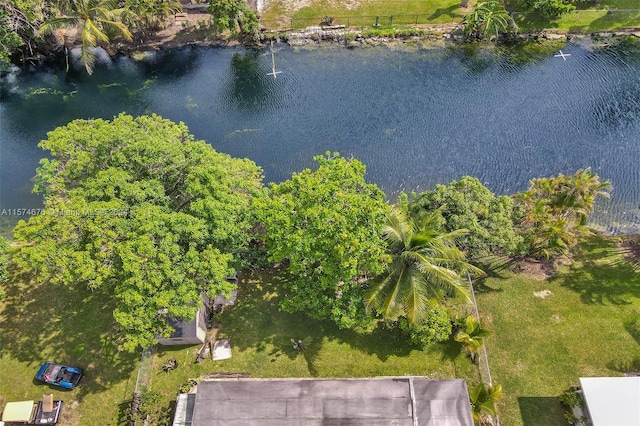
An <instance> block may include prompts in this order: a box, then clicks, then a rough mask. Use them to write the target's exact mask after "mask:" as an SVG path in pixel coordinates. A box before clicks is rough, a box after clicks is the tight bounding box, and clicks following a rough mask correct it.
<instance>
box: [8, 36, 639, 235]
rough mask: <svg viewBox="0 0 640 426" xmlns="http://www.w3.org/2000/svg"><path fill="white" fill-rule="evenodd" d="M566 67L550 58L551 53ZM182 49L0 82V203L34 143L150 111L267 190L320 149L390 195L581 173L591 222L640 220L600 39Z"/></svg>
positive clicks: (628, 58)
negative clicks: (601, 185)
mask: <svg viewBox="0 0 640 426" xmlns="http://www.w3.org/2000/svg"><path fill="white" fill-rule="evenodd" d="M560 48H561V49H563V51H565V50H566V52H567V53H571V54H572V56H570V57H569V58H568V60H567V61H563V60H562V59H559V58H554V57H553V54H554V53H555V52H556V51H557V50H558V49H560ZM275 55H276V56H275V60H276V66H277V68H278V70H282V71H283V74H279V75H278V77H277V79H274V78H273V76H269V75H267V73H269V72H270V71H271V65H272V64H271V55H270V52H269V50H268V49H267V50H244V49H241V48H195V47H190V46H187V47H184V48H181V49H175V50H172V51H166V52H156V53H151V54H147V55H146V56H144V57H142V58H136V59H134V60H131V59H127V58H116V59H115V60H114V61H113V63H112V65H111V70H107V69H106V68H104V67H103V68H100V69H96V72H95V73H94V75H93V76H92V77H90V78H89V77H86V76H84V75H83V76H80V75H76V74H73V73H70V74H67V73H65V72H64V69H55V68H52V69H49V70H47V71H44V72H40V73H37V74H29V73H24V74H22V75H20V76H17V77H15V78H6V77H5V78H4V80H3V81H2V85H3V89H2V93H3V95H2V98H1V99H0V207H3V206H7V208H19V207H37V206H38V203H39V200H38V198H37V196H33V195H31V194H30V189H31V182H30V178H31V177H32V176H33V175H34V173H35V168H36V167H37V163H38V160H39V158H40V157H41V156H42V155H43V154H44V153H43V152H42V151H41V150H40V149H39V148H37V143H38V141H40V140H41V139H43V138H44V137H45V136H46V132H47V131H48V130H51V129H53V128H54V127H57V126H60V125H63V124H66V123H67V122H69V121H71V120H72V119H74V118H92V117H101V118H112V117H113V116H114V115H116V114H118V113H119V112H121V111H125V112H127V113H129V114H132V115H139V114H150V113H157V114H159V115H161V116H163V117H166V118H168V119H171V120H174V121H183V122H185V123H186V124H187V126H188V127H189V128H190V130H191V132H192V133H193V134H194V135H195V136H196V138H198V139H204V140H206V141H207V142H209V143H211V144H212V145H213V146H214V148H215V149H217V150H219V151H222V152H226V153H229V154H230V155H233V156H237V157H248V158H250V159H252V160H254V161H255V162H256V163H257V164H259V165H260V166H262V167H263V168H264V171H265V176H266V181H267V182H268V181H276V182H277V181H281V180H284V179H286V178H287V177H289V176H290V175H291V173H292V172H293V171H299V170H300V169H302V168H304V167H308V166H310V165H312V160H311V158H312V156H313V155H316V154H321V153H323V152H325V151H326V150H331V151H339V152H341V153H342V154H343V155H345V156H354V157H357V158H359V159H360V160H362V161H363V162H364V163H365V164H366V165H367V171H368V175H367V177H368V179H369V180H370V181H373V182H376V183H377V184H379V185H380V186H381V187H382V188H383V189H384V190H385V191H386V192H387V193H388V194H389V195H390V197H391V198H393V197H394V196H395V194H397V193H398V192H399V191H401V190H404V191H422V190H425V189H429V188H432V187H433V186H434V185H435V184H436V183H447V182H450V181H451V180H453V179H459V178H460V177H462V176H464V175H472V176H476V177H478V178H479V179H480V180H481V181H482V182H483V183H484V184H485V185H487V186H488V187H489V188H490V189H491V190H492V191H494V192H496V193H499V194H512V193H514V192H516V191H520V190H523V189H526V187H527V186H528V182H529V180H530V179H532V178H534V177H542V176H552V175H557V174H558V173H565V174H571V173H574V172H575V171H576V170H577V169H579V168H586V167H591V168H592V170H593V171H594V172H596V173H598V174H599V175H600V176H601V177H602V179H603V180H605V179H609V180H611V181H612V182H613V186H614V191H613V194H612V199H611V201H610V202H609V203H608V204H606V205H602V206H601V207H600V208H599V210H598V212H597V213H596V221H599V222H600V223H601V224H602V225H603V226H606V227H608V229H611V230H615V231H619V230H622V231H626V230H630V229H631V230H635V229H636V228H637V227H638V224H640V214H639V213H640V210H638V204H640V176H639V174H640V172H639V171H638V167H637V164H636V163H637V159H638V158H640V61H638V58H640V55H639V50H638V45H637V43H636V44H634V43H633V42H629V41H625V40H623V39H622V38H621V39H620V40H613V41H611V42H610V43H609V44H608V45H606V46H604V47H594V46H593V45H592V43H591V42H590V41H579V42H572V43H570V44H568V45H564V44H561V43H560V42H550V43H544V42H528V43H520V44H518V45H516V46H512V45H505V46H497V47H496V46H484V45H481V44H473V45H465V46H463V47H460V46H455V47H450V48H449V47H446V48H437V49H436V48H433V49H429V48H418V49H416V48H415V47H412V48H408V49H404V48H400V47H398V48H390V47H376V48H356V49H349V50H347V49H344V48H339V47H336V46H330V47H327V48H320V49H292V48H284V47H283V48H280V49H276V50H275Z"/></svg>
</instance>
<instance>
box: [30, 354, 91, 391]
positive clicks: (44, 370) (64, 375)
mask: <svg viewBox="0 0 640 426" xmlns="http://www.w3.org/2000/svg"><path fill="white" fill-rule="evenodd" d="M83 374H84V370H83V369H82V368H78V367H70V366H68V365H63V364H56V363H54V362H51V361H47V362H45V363H44V364H42V365H41V366H40V369H39V370H38V372H37V373H36V377H35V379H36V380H37V381H38V382H42V383H47V384H49V385H51V386H57V387H60V388H63V389H73V388H75V387H76V386H77V385H78V382H80V379H81V378H82V375H83Z"/></svg>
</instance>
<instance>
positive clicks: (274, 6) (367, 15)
mask: <svg viewBox="0 0 640 426" xmlns="http://www.w3.org/2000/svg"><path fill="white" fill-rule="evenodd" d="M474 3H475V2H471V1H470V2H469V6H470V5H471V4H474ZM470 10H471V8H470V7H469V8H462V7H460V1H459V0H433V1H429V2H424V1H419V0H403V1H385V0H370V1H357V2H335V1H326V0H312V1H309V2H308V5H306V6H304V7H301V8H299V9H297V10H293V9H292V7H291V2H288V1H286V0H278V1H273V2H271V3H269V6H268V8H267V9H266V10H265V11H264V12H263V13H262V14H261V22H262V23H263V25H265V26H266V27H267V28H274V27H275V28H278V27H279V28H284V27H291V28H304V27H308V26H313V25H319V24H320V21H321V19H322V17H324V16H330V17H333V18H334V24H336V25H347V26H350V27H371V26H373V25H374V24H376V23H377V24H378V25H380V26H386V25H411V24H414V25H415V24H446V23H452V22H460V21H461V20H462V17H463V16H464V15H465V14H466V13H468V12H469V11H470ZM376 17H378V19H377V20H376Z"/></svg>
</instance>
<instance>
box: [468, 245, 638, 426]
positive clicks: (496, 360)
mask: <svg viewBox="0 0 640 426" xmlns="http://www.w3.org/2000/svg"><path fill="white" fill-rule="evenodd" d="M612 247H613V243H612V242H611V240H606V239H600V238H594V239H592V240H590V241H589V242H587V243H585V244H583V245H582V246H581V247H580V251H579V253H578V254H577V256H576V259H575V263H574V264H573V265H571V266H570V267H566V268H564V269H561V270H560V271H559V272H558V273H557V274H556V275H555V277H553V278H551V279H544V277H542V276H538V275H527V274H520V275H518V276H515V275H513V274H510V273H504V276H496V277H492V278H489V279H487V280H486V282H485V283H484V284H485V286H484V291H482V292H481V293H479V294H478V304H479V306H480V309H481V314H482V316H483V318H484V323H485V325H486V326H487V328H489V329H490V330H491V331H492V335H491V336H490V337H489V338H488V339H487V345H488V351H489V360H490V362H491V368H492V375H493V379H494V381H495V382H497V383H500V384H502V385H503V388H504V391H505V399H504V400H503V403H502V407H501V413H502V416H501V420H502V423H503V424H505V425H516V426H517V425H525V426H532V425H551V424H563V423H562V422H563V419H562V413H563V411H562V408H561V406H560V403H559V401H558V400H557V396H559V395H560V394H561V393H562V392H563V391H564V390H566V389H567V388H568V387H569V386H570V385H575V384H578V378H579V377H581V376H620V375H622V373H623V372H625V371H631V370H633V371H635V370H639V369H640V346H639V343H640V336H638V335H633V332H632V331H630V330H631V329H630V328H629V322H630V321H632V320H634V319H636V318H637V317H638V315H640V274H638V273H637V272H635V271H634V270H633V269H632V268H631V266H630V265H629V264H628V263H626V262H624V261H622V259H621V258H620V256H616V255H615V254H614V252H613V251H612ZM544 290H548V291H550V292H551V294H550V295H548V296H547V297H544V298H542V297H536V296H535V295H534V293H536V292H541V291H544Z"/></svg>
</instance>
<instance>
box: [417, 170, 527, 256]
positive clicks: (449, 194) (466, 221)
mask: <svg viewBox="0 0 640 426" xmlns="http://www.w3.org/2000/svg"><path fill="white" fill-rule="evenodd" d="M411 209H412V210H414V211H415V210H416V209H424V210H428V211H429V210H437V209H440V212H441V213H442V216H443V217H444V219H445V224H444V229H445V230H446V231H449V232H453V231H455V230H457V229H467V230H468V232H467V233H466V234H465V235H463V236H460V237H458V238H457V240H456V241H457V244H458V247H460V248H461V249H462V250H463V251H464V252H465V253H466V255H467V257H468V258H469V259H471V260H473V259H479V258H483V257H486V256H500V255H505V256H508V255H512V254H516V253H517V252H518V251H519V249H520V248H521V245H522V237H521V236H519V235H517V234H516V231H515V229H514V225H513V199H512V198H511V197H508V196H506V195H503V196H499V197H496V196H495V195H494V194H493V193H492V192H491V191H490V190H489V189H488V188H487V187H486V186H484V185H483V184H482V183H481V182H480V181H479V180H478V179H476V178H474V177H471V176H464V177H463V178H462V179H460V180H458V181H453V182H451V183H449V184H448V185H440V184H438V185H436V187H435V188H434V189H433V190H431V191H425V192H422V193H421V194H419V195H418V196H417V197H416V198H415V201H413V202H412V203H411Z"/></svg>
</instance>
